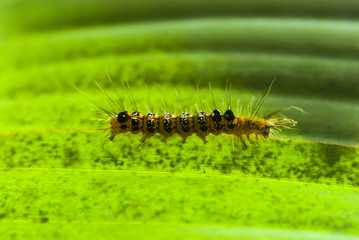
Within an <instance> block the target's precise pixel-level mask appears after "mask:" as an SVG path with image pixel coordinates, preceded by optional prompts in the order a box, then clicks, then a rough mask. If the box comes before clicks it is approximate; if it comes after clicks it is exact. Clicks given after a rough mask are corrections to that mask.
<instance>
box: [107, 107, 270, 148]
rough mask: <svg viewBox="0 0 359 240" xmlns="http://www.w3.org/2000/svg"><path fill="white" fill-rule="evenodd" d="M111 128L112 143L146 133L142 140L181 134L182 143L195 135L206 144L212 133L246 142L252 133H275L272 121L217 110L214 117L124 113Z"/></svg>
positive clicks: (114, 117) (116, 116) (261, 134)
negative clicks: (119, 136) (122, 136)
mask: <svg viewBox="0 0 359 240" xmlns="http://www.w3.org/2000/svg"><path fill="white" fill-rule="evenodd" d="M110 125H111V136H110V140H113V139H114V138H115V136H116V135H117V134H121V133H127V132H130V133H133V134H138V133H142V134H143V137H142V140H141V141H145V140H146V139H147V138H149V137H152V136H153V135H155V134H156V133H159V134H160V135H161V136H162V137H163V140H165V139H167V138H169V137H171V136H173V135H174V134H178V135H179V136H181V137H182V142H185V140H186V138H187V137H189V136H191V135H193V134H195V135H197V136H198V137H200V138H201V139H202V140H203V142H204V143H206V142H207V140H206V137H207V136H208V135H209V134H214V135H219V134H221V133H226V134H231V135H234V136H237V137H239V138H240V139H241V140H243V136H247V138H249V136H250V135H251V134H254V135H255V136H263V137H264V138H267V137H268V136H269V134H270V132H271V123H270V121H266V120H265V119H252V118H243V117H236V116H235V115H234V112H233V111H232V110H226V111H225V112H224V114H221V112H220V111H219V110H217V109H215V110H213V111H212V113H210V114H207V113H206V112H198V113H197V115H195V116H194V115H191V114H189V113H186V112H182V113H181V114H180V116H175V115H172V114H170V113H165V114H164V115H162V116H157V115H156V114H154V113H148V114H147V115H142V114H141V113H139V112H133V113H129V112H127V111H122V112H120V113H118V114H117V115H115V116H112V117H111V119H110Z"/></svg>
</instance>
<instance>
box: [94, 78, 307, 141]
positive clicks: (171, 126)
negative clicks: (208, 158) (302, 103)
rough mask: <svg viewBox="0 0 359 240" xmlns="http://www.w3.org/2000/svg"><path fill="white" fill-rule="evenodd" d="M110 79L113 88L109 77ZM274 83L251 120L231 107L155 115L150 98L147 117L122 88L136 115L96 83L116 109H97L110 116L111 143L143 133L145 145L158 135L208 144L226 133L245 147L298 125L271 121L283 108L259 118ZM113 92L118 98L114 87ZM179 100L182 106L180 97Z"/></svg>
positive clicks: (279, 118)
mask: <svg viewBox="0 0 359 240" xmlns="http://www.w3.org/2000/svg"><path fill="white" fill-rule="evenodd" d="M109 79H110V81H111V84H112V86H113V83H112V80H111V78H110V77H109ZM273 82H274V80H273V81H272V82H271V84H270V86H269V87H268V90H267V92H266V94H264V95H263V97H262V98H261V99H260V100H259V101H258V102H257V104H256V105H255V108H254V109H253V110H252V112H251V113H250V116H249V117H242V116H235V113H234V112H233V111H232V110H231V107H230V104H228V108H227V109H226V110H225V111H224V113H221V111H220V110H219V109H218V108H215V107H214V108H213V109H212V110H211V111H210V112H209V113H207V112H205V111H203V110H200V109H198V110H197V112H196V113H195V114H191V113H189V112H187V111H185V109H184V108H183V106H182V109H183V111H182V112H181V113H180V114H178V115H174V114H172V113H170V112H169V111H165V112H164V114H163V115H156V114H155V113H153V111H151V109H152V107H151V104H150V100H149V98H148V97H147V98H148V105H149V112H148V113H147V114H142V113H140V112H139V111H138V108H137V107H136V104H135V101H134V100H133V97H132V95H131V94H130V93H129V91H130V90H129V85H128V83H127V85H125V84H123V86H124V89H125V90H126V92H127V94H128V97H129V99H130V101H131V103H132V105H133V108H134V111H133V112H129V111H127V110H126V109H125V108H124V106H123V105H121V104H120V103H119V102H115V101H114V100H113V99H111V98H110V97H109V96H108V95H107V93H106V92H105V91H104V90H103V89H102V88H101V87H100V86H99V85H98V84H97V86H98V87H99V88H100V89H101V91H102V92H103V94H104V95H105V96H106V98H107V100H108V102H109V103H110V104H111V105H112V106H113V107H114V108H115V112H114V111H112V112H110V111H108V110H106V109H104V108H101V107H99V106H98V107H99V108H100V109H101V111H103V112H104V113H106V115H107V118H106V119H105V122H107V123H108V124H109V125H110V126H109V128H108V130H109V132H110V133H109V140H111V141H112V140H114V138H115V137H116V136H117V135H119V134H123V133H132V134H139V133H142V139H141V142H145V140H146V139H147V138H150V137H152V136H154V135H156V134H157V133H158V134H159V135H161V136H162V140H163V141H166V139H167V138H169V137H171V136H173V135H175V134H178V135H179V136H180V137H182V142H183V143H184V142H185V141H186V139H187V138H188V137H189V136H191V135H196V136H198V137H199V138H201V139H202V140H203V142H204V143H207V140H206V137H207V136H208V135H209V134H213V135H220V134H222V133H224V134H229V135H233V136H236V137H238V138H239V139H240V140H241V142H242V143H243V146H244V147H246V142H245V139H248V140H249V141H251V139H252V138H253V137H255V138H256V139H258V138H264V139H265V138H268V137H269V135H270V134H271V133H272V132H273V131H276V130H281V129H282V128H291V127H294V126H295V125H296V123H297V122H296V121H294V120H292V119H289V118H285V117H277V118H271V117H272V116H273V115H275V114H277V113H278V112H280V111H281V110H284V109H281V110H279V111H276V112H274V113H273V114H270V115H268V116H267V117H264V118H257V119H256V115H257V113H258V111H259V110H260V108H261V106H262V105H263V103H264V101H265V99H266V97H267V96H268V94H269V92H270V91H271V88H272V85H273ZM227 86H228V83H227ZM197 89H198V87H197ZM114 90H115V92H116V94H117V95H118V93H117V91H116V89H115V88H114ZM226 90H227V89H226ZM198 91H199V90H198ZM227 93H228V92H227ZM227 95H228V94H227ZM177 97H178V100H179V102H180V103H181V100H180V98H179V96H178V94H177ZM212 98H213V94H212ZM228 98H229V96H227V100H228ZM164 102H165V106H166V105H167V103H166V98H165V94H164ZM213 102H214V99H213ZM181 104H182V103H181ZM96 106H97V105H96ZM214 106H215V104H214ZM288 108H296V107H293V106H291V107H287V108H286V109H288ZM297 109H298V108H297ZM299 110H300V109H299Z"/></svg>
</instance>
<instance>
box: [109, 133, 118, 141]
mask: <svg viewBox="0 0 359 240" xmlns="http://www.w3.org/2000/svg"><path fill="white" fill-rule="evenodd" d="M116 135H117V134H116V133H113V132H112V133H111V136H110V137H109V138H108V139H109V140H110V141H113V139H114V138H115V137H116Z"/></svg>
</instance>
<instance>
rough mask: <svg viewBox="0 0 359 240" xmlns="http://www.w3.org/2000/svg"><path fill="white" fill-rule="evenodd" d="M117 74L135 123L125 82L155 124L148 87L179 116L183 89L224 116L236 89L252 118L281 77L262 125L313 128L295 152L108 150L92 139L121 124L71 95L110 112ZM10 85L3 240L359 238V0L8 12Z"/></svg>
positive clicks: (124, 4)
mask: <svg viewBox="0 0 359 240" xmlns="http://www.w3.org/2000/svg"><path fill="white" fill-rule="evenodd" d="M106 72H108V74H109V75H110V76H111V77H112V79H113V80H114V82H115V84H116V85H117V86H118V89H119V92H120V95H121V96H120V98H121V100H123V102H124V104H125V106H128V108H129V110H130V111H131V110H133V109H131V106H130V103H129V100H128V98H127V95H126V93H125V92H124V91H123V89H122V87H121V81H128V82H129V83H130V85H131V88H132V91H133V94H134V98H135V100H136V102H137V103H138V106H140V109H141V110H142V111H144V112H146V108H145V107H144V106H145V104H146V88H145V84H147V85H148V86H149V92H150V93H151V94H150V95H151V98H152V102H153V103H155V104H154V105H155V110H156V112H157V113H158V114H161V113H162V111H163V110H162V108H161V106H162V105H163V104H162V96H161V94H162V93H161V91H160V90H159V89H160V88H161V87H162V86H166V89H167V95H168V99H169V102H170V103H171V105H172V106H171V107H172V109H173V111H174V112H176V113H178V112H179V111H180V109H179V107H178V103H177V101H176V97H175V94H174V91H173V90H174V89H177V90H178V92H179V94H180V95H181V98H182V100H183V102H184V104H185V105H186V106H188V107H189V108H190V109H192V110H194V105H195V104H196V103H198V101H197V97H194V96H197V90H196V84H198V85H199V87H200V89H201V96H202V97H203V99H205V100H206V101H210V99H211V96H210V94H209V91H208V83H209V82H211V83H212V86H213V89H214V90H213V91H214V96H215V99H216V101H217V103H218V105H222V99H223V98H224V96H225V85H226V82H227V80H229V81H230V82H231V83H232V99H233V103H236V102H237V99H240V101H239V105H240V106H247V105H248V103H249V102H250V101H251V99H252V97H258V96H260V94H261V92H262V93H263V92H264V91H265V90H266V89H267V87H268V85H269V83H270V81H271V80H272V79H273V78H274V77H276V82H275V85H274V87H273V90H272V92H271V94H270V95H269V97H268V99H267V101H266V103H265V105H264V106H263V108H262V111H261V114H262V115H263V114H266V113H269V112H271V111H273V110H276V109H279V108H281V107H285V106H291V105H295V106H298V107H300V108H302V109H304V110H305V111H306V112H307V114H303V113H301V112H297V111H288V112H286V113H285V114H286V115H287V116H288V117H290V118H293V119H295V120H297V121H298V125H297V127H296V128H295V129H293V130H290V131H284V132H282V133H281V134H280V135H279V136H276V137H279V138H282V139H291V140H276V139H269V140H268V141H266V142H263V143H260V144H259V145H258V146H252V148H250V149H249V150H247V151H243V150H242V148H241V145H240V143H239V142H238V140H235V139H234V140H233V139H232V138H231V137H229V136H218V137H215V136H212V137H209V139H208V140H209V144H207V145H204V144H203V143H202V142H201V140H200V139H197V138H196V137H194V136H193V137H191V138H190V139H189V140H188V143H186V144H184V145H182V144H180V143H179V142H180V139H179V138H178V137H174V138H173V139H171V140H169V141H168V143H162V142H160V141H159V138H158V137H154V138H152V139H149V140H148V142H147V143H146V144H145V145H143V146H140V147H139V139H140V136H133V135H125V136H118V137H117V138H116V141H115V142H113V143H108V144H105V145H104V146H102V143H103V142H105V140H106V136H105V135H101V134H99V133H91V132H81V131H78V130H88V129H97V128H103V127H106V126H103V125H102V126H101V125H97V124H96V121H95V120H94V115H93V113H92V112H91V111H90V110H88V109H87V108H84V107H83V106H82V105H88V101H87V103H86V99H85V98H83V97H82V96H81V95H80V94H79V93H78V92H76V90H75V89H74V87H73V86H72V83H74V84H76V86H78V87H79V88H80V89H81V90H82V91H84V92H86V94H87V95H89V96H90V97H91V98H92V99H93V100H94V101H95V102H96V103H98V104H100V105H101V106H106V100H105V99H104V98H103V96H102V95H101V93H100V91H99V89H97V87H96V84H95V83H94V82H95V81H97V82H99V83H100V84H101V85H102V86H103V87H104V88H105V90H106V91H108V92H109V94H110V95H112V96H113V92H112V90H111V86H110V84H109V81H108V80H107V73H106ZM0 83H1V88H0V133H1V135H0V143H1V152H0V154H1V155H0V156H1V159H0V161H1V162H0V165H1V166H0V167H1V171H2V173H1V175H0V183H1V185H0V192H1V195H2V196H3V197H2V199H1V200H0V221H1V223H2V224H1V226H0V234H2V235H3V236H4V238H5V237H6V238H14V239H16V238H20V239H21V238H27V239H31V238H33V239H38V238H39V237H44V238H60V239H61V238H62V239H63V238H68V237H71V238H77V239H80V238H81V239H82V238H87V239H89V238H90V239H91V238H94V239H99V238H100V237H103V238H106V239H112V238H113V239H114V238H118V237H124V238H129V237H136V238H141V239H148V236H152V237H153V238H157V239H168V238H169V236H173V238H187V239H190V238H194V239H202V238H203V239H204V238H206V239H231V238H239V237H243V238H245V239H267V238H268V239H339V238H342V239H347V238H349V239H356V237H355V236H354V235H358V234H359V217H358V216H359V209H358V204H357V202H358V192H359V191H358V188H357V186H358V184H359V181H358V179H359V178H358V177H359V171H358V166H359V157H358V153H359V150H358V146H359V4H358V2H357V1H356V0H342V1H334V0H316V1H309V0H303V1H294V0H286V1H283V0H267V1H263V0H252V1H250V0H237V1H234V0H221V1H219V0H212V1H202V0H200V1H187V0H184V1H164V0H141V1H140V0H131V1H128V0H121V1H114V0H102V1H101V0H88V1H69V0H63V1H53V0H48V1H40V0H26V1H25V0H18V1H10V0H2V1H0ZM78 102H79V103H80V104H79V103H78ZM221 108H222V107H221ZM223 108H224V106H223ZM223 110H225V109H223ZM207 111H210V109H208V110H207ZM70 129H72V130H71V131H67V130H70ZM295 140H308V141H315V142H305V141H295ZM322 142H324V143H322ZM314 183H318V184H317V185H316V184H314ZM343 184H345V187H344V185H343ZM348 234H351V235H348Z"/></svg>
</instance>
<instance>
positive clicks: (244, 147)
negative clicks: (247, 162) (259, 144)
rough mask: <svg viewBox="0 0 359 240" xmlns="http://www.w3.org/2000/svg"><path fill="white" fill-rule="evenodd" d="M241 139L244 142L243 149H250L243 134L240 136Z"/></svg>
mask: <svg viewBox="0 0 359 240" xmlns="http://www.w3.org/2000/svg"><path fill="white" fill-rule="evenodd" d="M239 139H240V140H241V142H242V146H243V149H244V150H246V149H248V146H247V144H246V142H245V141H244V139H243V137H242V136H239Z"/></svg>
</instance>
